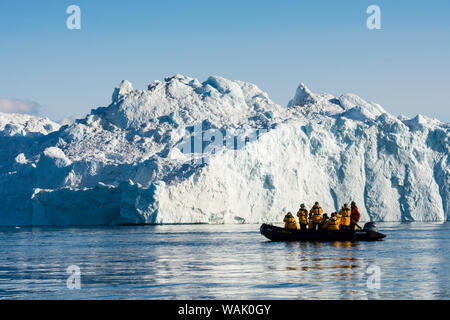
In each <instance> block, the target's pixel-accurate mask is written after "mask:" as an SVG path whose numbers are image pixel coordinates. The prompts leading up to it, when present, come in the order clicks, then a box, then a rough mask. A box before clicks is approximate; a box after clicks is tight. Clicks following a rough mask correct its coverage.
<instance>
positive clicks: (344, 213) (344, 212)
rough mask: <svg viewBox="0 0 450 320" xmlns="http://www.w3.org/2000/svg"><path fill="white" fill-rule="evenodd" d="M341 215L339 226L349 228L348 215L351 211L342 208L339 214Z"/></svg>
mask: <svg viewBox="0 0 450 320" xmlns="http://www.w3.org/2000/svg"><path fill="white" fill-rule="evenodd" d="M339 213H340V214H341V216H342V217H341V224H342V225H343V226H349V225H350V215H351V211H350V209H349V208H342V209H341V211H340V212H339Z"/></svg>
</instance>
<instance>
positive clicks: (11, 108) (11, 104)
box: [0, 98, 41, 115]
mask: <svg viewBox="0 0 450 320" xmlns="http://www.w3.org/2000/svg"><path fill="white" fill-rule="evenodd" d="M40 108H41V105H40V104H39V103H37V102H34V101H26V100H19V99H7V98H0V112H5V113H27V114H33V115H37V114H38V113H39V109H40Z"/></svg>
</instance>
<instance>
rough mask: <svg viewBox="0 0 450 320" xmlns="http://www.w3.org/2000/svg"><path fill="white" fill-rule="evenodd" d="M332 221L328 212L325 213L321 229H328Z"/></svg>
mask: <svg viewBox="0 0 450 320" xmlns="http://www.w3.org/2000/svg"><path fill="white" fill-rule="evenodd" d="M329 223H330V218H328V215H327V214H326V213H324V214H323V219H322V223H321V224H320V225H319V229H322V230H328V225H329Z"/></svg>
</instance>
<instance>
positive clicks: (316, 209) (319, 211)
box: [311, 206, 323, 223]
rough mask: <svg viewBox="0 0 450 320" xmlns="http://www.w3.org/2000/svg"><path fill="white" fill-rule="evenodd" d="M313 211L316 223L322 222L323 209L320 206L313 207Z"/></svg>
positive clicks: (313, 219)
mask: <svg viewBox="0 0 450 320" xmlns="http://www.w3.org/2000/svg"><path fill="white" fill-rule="evenodd" d="M311 213H312V221H313V222H314V223H321V222H322V213H323V209H322V208H321V207H320V206H314V207H312V209H311Z"/></svg>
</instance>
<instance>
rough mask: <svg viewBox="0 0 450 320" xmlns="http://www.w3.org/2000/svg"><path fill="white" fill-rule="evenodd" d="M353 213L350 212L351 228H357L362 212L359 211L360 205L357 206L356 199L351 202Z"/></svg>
mask: <svg viewBox="0 0 450 320" xmlns="http://www.w3.org/2000/svg"><path fill="white" fill-rule="evenodd" d="M351 207H352V213H351V214H350V230H352V231H353V230H356V227H357V223H358V221H359V219H360V218H361V213H359V210H358V207H357V206H356V203H355V201H352V204H351Z"/></svg>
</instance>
